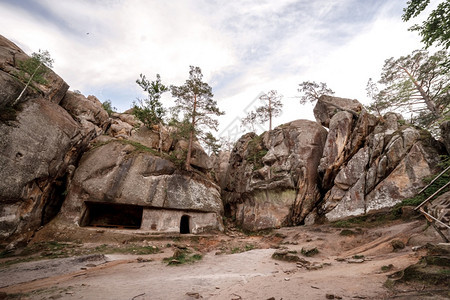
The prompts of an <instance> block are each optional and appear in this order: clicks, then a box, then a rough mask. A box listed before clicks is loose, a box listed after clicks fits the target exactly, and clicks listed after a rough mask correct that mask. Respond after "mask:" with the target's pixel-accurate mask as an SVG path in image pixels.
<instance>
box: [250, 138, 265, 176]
mask: <svg viewBox="0 0 450 300" xmlns="http://www.w3.org/2000/svg"><path fill="white" fill-rule="evenodd" d="M267 152H268V150H267V149H266V148H265V146H264V143H263V140H262V136H258V135H257V136H255V137H254V138H253V139H252V140H251V141H250V142H249V143H248V146H247V155H246V160H247V162H249V163H251V164H253V170H258V169H260V168H262V167H263V163H262V158H263V157H264V156H265V155H266V154H267Z"/></svg>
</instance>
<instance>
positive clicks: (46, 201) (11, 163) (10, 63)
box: [0, 36, 105, 242]
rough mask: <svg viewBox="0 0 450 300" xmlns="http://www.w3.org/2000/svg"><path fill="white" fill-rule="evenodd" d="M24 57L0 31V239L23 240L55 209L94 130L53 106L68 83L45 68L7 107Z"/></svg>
mask: <svg viewBox="0 0 450 300" xmlns="http://www.w3.org/2000/svg"><path fill="white" fill-rule="evenodd" d="M27 58H28V56H27V55H26V54H25V53H24V52H23V51H22V50H20V49H19V48H18V47H17V46H16V45H14V44H13V43H11V42H10V41H8V40H6V39H5V38H4V37H2V36H0V91H1V92H0V93H1V98H0V112H2V113H1V114H0V166H1V167H0V178H2V180H0V215H1V218H0V238H1V239H2V241H6V242H8V241H10V240H16V241H18V240H21V241H23V242H26V241H27V239H28V238H29V237H30V236H31V235H32V234H33V232H34V231H35V230H36V229H37V228H39V227H40V226H41V225H43V224H45V223H47V222H48V221H49V220H51V219H52V218H53V217H54V216H55V215H56V214H57V212H58V211H59V208H60V206H61V204H62V201H63V200H64V193H65V189H66V182H67V180H68V178H69V177H70V174H71V172H73V170H74V168H75V165H76V164H77V161H78V159H79V157H80V155H81V153H82V152H83V151H84V149H85V148H86V147H87V145H88V144H89V141H90V140H91V139H92V138H94V137H95V136H96V135H97V134H99V132H97V131H95V130H87V129H86V128H85V127H84V125H83V123H82V122H81V121H80V120H78V119H77V120H75V119H74V118H73V117H72V116H71V113H69V112H68V111H67V110H65V109H64V108H63V107H61V106H60V105H59V103H60V102H61V100H62V99H63V98H64V96H65V95H66V92H67V89H68V85H67V84H66V83H65V82H64V80H62V79H61V78H60V77H59V76H58V75H56V74H55V73H54V72H53V71H51V70H49V72H48V73H47V74H46V79H47V83H46V84H43V85H35V87H34V88H28V90H27V91H26V93H25V94H24V96H23V97H22V99H21V101H20V103H17V105H15V106H12V104H13V103H14V102H15V100H16V98H17V96H18V95H19V94H20V92H21V90H22V89H23V88H24V87H25V84H24V83H22V82H20V81H19V80H17V78H16V77H15V76H16V73H17V72H18V61H20V60H24V59H27ZM66 102H67V103H68V104H70V105H78V104H76V103H72V104H71V103H70V101H66ZM89 109H90V108H87V110H89ZM5 111H7V112H9V114H4V112H5ZM100 115H103V114H102V112H100V113H98V110H97V116H96V117H95V118H94V119H93V120H94V122H95V123H96V124H98V125H99V126H100V127H101V126H102V125H101V124H102V122H104V121H105V120H104V118H103V119H98V118H97V117H98V116H100Z"/></svg>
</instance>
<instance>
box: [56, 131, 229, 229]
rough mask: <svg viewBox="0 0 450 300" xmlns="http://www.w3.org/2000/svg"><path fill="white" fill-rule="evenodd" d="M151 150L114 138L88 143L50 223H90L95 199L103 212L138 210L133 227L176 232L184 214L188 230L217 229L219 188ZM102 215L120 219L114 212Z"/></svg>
mask: <svg viewBox="0 0 450 300" xmlns="http://www.w3.org/2000/svg"><path fill="white" fill-rule="evenodd" d="M155 153H156V152H151V151H148V150H142V149H139V148H137V147H136V146H135V145H132V144H130V143H127V142H123V141H118V140H114V139H110V140H109V141H103V143H101V146H99V147H94V149H92V150H91V151H89V152H87V153H86V154H85V155H84V156H83V158H82V160H81V162H80V165H79V167H78V168H77V169H76V171H75V175H74V177H73V180H72V181H71V184H70V189H69V191H68V195H67V199H66V201H65V202H64V205H63V207H62V210H61V214H60V215H59V216H58V218H57V219H56V221H55V222H59V223H60V224H62V225H68V226H72V227H73V225H74V224H78V225H82V226H83V225H96V224H94V223H95V222H100V220H98V217H96V218H94V219H92V215H93V214H95V212H93V209H94V208H95V205H96V204H99V203H101V204H102V205H103V207H105V210H107V207H114V206H117V205H122V206H123V205H125V206H127V205H128V206H130V205H131V206H135V207H139V208H140V209H143V217H142V218H143V219H142V224H135V225H136V226H135V227H136V228H137V229H138V228H140V229H143V230H154V231H178V232H179V230H180V218H181V216H182V215H187V216H189V217H190V218H191V219H190V232H192V233H199V232H202V231H205V230H210V229H217V230H221V229H222V221H221V215H222V213H223V205H222V201H221V199H220V191H219V187H218V186H217V185H216V184H215V183H213V182H212V181H211V180H208V179H206V178H205V177H204V176H200V175H196V174H195V173H188V172H182V171H180V170H179V169H177V168H176V167H175V165H174V164H173V163H172V162H171V161H169V160H167V159H164V158H162V157H159V156H157V155H155ZM88 215H91V216H88ZM102 218H103V219H115V220H116V222H119V223H120V221H117V220H118V217H117V216H114V213H111V214H110V215H105V216H102ZM137 218H139V216H138V217H137ZM103 222H106V223H107V224H106V223H105V224H101V225H103V226H116V225H121V224H109V223H111V222H114V221H108V220H106V221H105V220H103ZM108 222H109V223H108ZM100 223H101V222H100ZM138 223H140V222H138Z"/></svg>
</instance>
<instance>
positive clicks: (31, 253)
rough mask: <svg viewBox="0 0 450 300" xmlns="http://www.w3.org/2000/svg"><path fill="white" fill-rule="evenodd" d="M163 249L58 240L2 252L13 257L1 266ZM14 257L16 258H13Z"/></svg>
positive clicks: (150, 251) (5, 255) (145, 253)
mask: <svg viewBox="0 0 450 300" xmlns="http://www.w3.org/2000/svg"><path fill="white" fill-rule="evenodd" d="M160 251H161V250H160V249H159V248H158V247H156V246H151V245H149V246H139V245H135V244H128V245H124V246H122V245H121V246H115V245H107V244H102V245H99V246H97V247H95V248H82V247H81V244H76V243H61V242H56V241H49V242H42V243H35V244H32V245H29V246H27V247H26V248H24V249H23V250H22V251H21V252H20V254H18V255H15V254H13V253H2V255H1V256H0V258H12V259H10V260H5V261H3V262H0V268H4V267H8V266H10V265H14V264H18V263H23V262H30V261H37V260H42V259H55V258H65V257H72V256H79V255H87V254H96V253H98V254H111V253H121V254H136V255H147V254H155V253H159V252H160ZM13 257H14V258H13Z"/></svg>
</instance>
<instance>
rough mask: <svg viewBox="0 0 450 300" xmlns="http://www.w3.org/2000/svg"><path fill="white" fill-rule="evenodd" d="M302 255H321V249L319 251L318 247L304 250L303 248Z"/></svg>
mask: <svg viewBox="0 0 450 300" xmlns="http://www.w3.org/2000/svg"><path fill="white" fill-rule="evenodd" d="M300 253H301V254H302V255H304V256H306V257H311V256H314V255H317V254H319V249H317V247H314V248H312V249H304V248H302V250H301V251H300Z"/></svg>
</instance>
